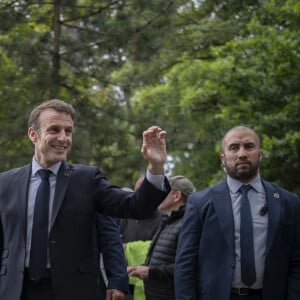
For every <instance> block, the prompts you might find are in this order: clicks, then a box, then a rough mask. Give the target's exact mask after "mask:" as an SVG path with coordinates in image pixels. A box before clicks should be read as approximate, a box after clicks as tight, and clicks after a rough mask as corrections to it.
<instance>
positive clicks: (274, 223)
mask: <svg viewBox="0 0 300 300" xmlns="http://www.w3.org/2000/svg"><path fill="white" fill-rule="evenodd" d="M262 182H263V185H264V187H265V191H266V200H267V203H268V231H267V245H266V254H267V253H268V252H269V250H270V247H271V246H272V243H273V240H274V237H275V234H276V231H277V227H278V224H279V219H280V202H281V200H280V198H281V193H280V191H279V190H278V189H276V188H274V186H272V185H271V184H270V183H269V182H267V181H264V180H263V181H262Z"/></svg>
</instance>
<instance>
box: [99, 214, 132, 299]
mask: <svg viewBox="0 0 300 300" xmlns="http://www.w3.org/2000/svg"><path fill="white" fill-rule="evenodd" d="M95 250H96V260H97V261H96V262H97V263H98V264H99V258H100V253H101V254H102V257H103V263H104V269H105V270H104V271H105V274H104V275H105V277H106V278H107V280H108V285H107V286H106V285H105V281H104V279H106V278H105V277H103V274H102V272H100V276H99V279H100V282H99V285H100V286H99V292H100V295H99V298H98V300H101V299H105V294H106V289H107V288H109V289H117V290H121V291H123V292H125V293H127V292H128V288H129V283H128V281H129V279H128V275H127V262H126V258H125V253H124V249H123V243H122V239H121V236H120V231H119V225H118V223H117V220H116V219H115V218H113V217H110V216H106V215H103V214H98V216H97V221H96V249H95Z"/></svg>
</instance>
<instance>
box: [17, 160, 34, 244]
mask: <svg viewBox="0 0 300 300" xmlns="http://www.w3.org/2000/svg"><path fill="white" fill-rule="evenodd" d="M19 174H20V176H19V180H18V181H19V184H20V185H19V192H18V202H19V205H18V208H19V215H20V219H21V222H22V228H23V234H24V237H25V240H26V236H27V203H28V187H29V180H30V175H31V164H29V165H26V166H24V168H21V169H20V172H19Z"/></svg>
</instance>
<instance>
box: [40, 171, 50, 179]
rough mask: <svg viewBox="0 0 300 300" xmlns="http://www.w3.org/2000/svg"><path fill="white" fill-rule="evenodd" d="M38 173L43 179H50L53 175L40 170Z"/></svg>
mask: <svg viewBox="0 0 300 300" xmlns="http://www.w3.org/2000/svg"><path fill="white" fill-rule="evenodd" d="M38 173H39V175H40V176H41V178H42V179H48V178H49V176H50V174H51V171H50V170H47V169H40V170H38Z"/></svg>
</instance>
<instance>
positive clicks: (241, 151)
mask: <svg viewBox="0 0 300 300" xmlns="http://www.w3.org/2000/svg"><path fill="white" fill-rule="evenodd" d="M237 155H238V157H239V158H243V157H247V151H246V149H245V148H244V147H240V148H239V150H238V152H237Z"/></svg>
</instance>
